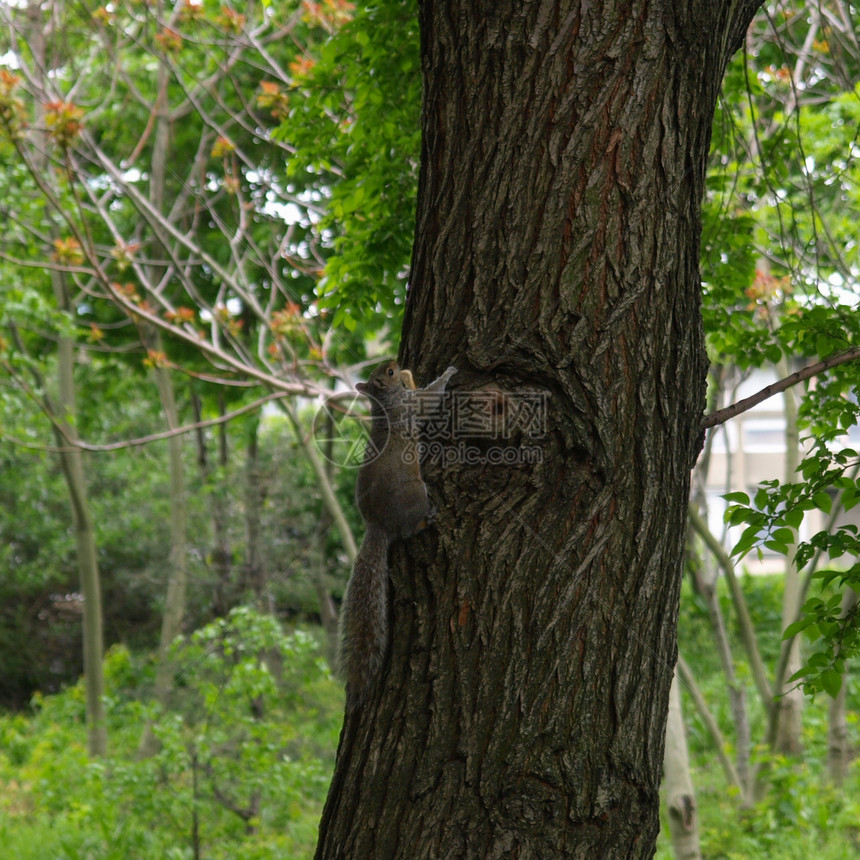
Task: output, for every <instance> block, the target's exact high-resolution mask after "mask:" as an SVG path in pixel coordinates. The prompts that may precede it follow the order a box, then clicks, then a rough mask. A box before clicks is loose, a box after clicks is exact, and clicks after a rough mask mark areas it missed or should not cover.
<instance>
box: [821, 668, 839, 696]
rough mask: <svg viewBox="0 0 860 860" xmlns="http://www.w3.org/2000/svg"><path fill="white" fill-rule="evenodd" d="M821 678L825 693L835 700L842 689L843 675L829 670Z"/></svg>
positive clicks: (834, 670)
mask: <svg viewBox="0 0 860 860" xmlns="http://www.w3.org/2000/svg"><path fill="white" fill-rule="evenodd" d="M820 678H821V686H822V688H823V689H824V692H825V693H827V695H828V696H830V698H831V699H835V698H836V697H837V696H838V695H839V690H840V689H841V688H842V674H841V673H840V672H837V671H836V669H827V671H825V672H822V673H821V676H820Z"/></svg>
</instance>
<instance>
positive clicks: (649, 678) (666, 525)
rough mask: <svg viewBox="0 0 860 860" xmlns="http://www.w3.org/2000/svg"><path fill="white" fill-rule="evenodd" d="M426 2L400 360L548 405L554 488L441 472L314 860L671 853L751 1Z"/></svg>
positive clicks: (402, 576) (457, 466)
mask: <svg viewBox="0 0 860 860" xmlns="http://www.w3.org/2000/svg"><path fill="white" fill-rule="evenodd" d="M419 5H420V12H419V15H420V24H421V35H422V60H423V71H424V105H423V115H422V124H423V149H422V162H421V177H420V181H419V198H418V212H417V227H416V240H415V247H414V257H413V269H412V287H411V294H410V297H409V301H408V304H407V309H406V319H405V324H404V333H403V346H402V350H401V353H402V354H401V359H402V360H403V363H404V364H405V366H407V367H410V368H412V369H413V370H414V371H415V376H416V380H417V381H418V382H419V383H426V382H427V381H428V380H429V379H432V378H433V377H434V375H436V374H437V373H438V372H440V371H441V370H443V369H444V368H445V367H446V366H447V365H448V364H455V365H456V366H457V367H458V368H459V369H460V373H459V374H458V375H457V376H456V377H454V380H453V384H454V388H455V389H457V390H455V392H454V397H455V398H457V397H458V396H459V397H462V396H463V392H465V391H474V390H476V389H480V388H482V387H484V388H486V387H492V386H498V387H499V388H501V389H502V390H503V391H504V392H507V395H506V398H503V399H502V400H501V402H502V408H503V409H509V410H514V409H515V406H516V403H517V402H518V394H517V393H518V392H536V391H539V392H545V393H546V395H547V417H546V433H545V435H543V436H542V437H535V438H533V439H531V440H526V441H527V442H528V444H529V445H532V444H537V445H539V447H540V454H541V462H539V463H537V464H532V465H519V466H516V465H508V466H492V465H480V464H474V463H466V462H457V463H449V464H448V465H447V467H446V468H444V469H442V468H439V467H438V466H435V467H434V465H433V464H432V463H428V464H426V465H425V475H426V477H427V479H428V484H429V485H430V487H431V494H432V495H433V496H434V498H435V501H436V504H437V507H438V509H439V516H438V521H437V525H436V527H435V528H433V529H430V530H428V531H425V532H423V533H421V534H420V535H419V536H417V537H416V538H414V539H412V540H410V541H407V542H405V543H403V542H400V543H396V544H395V545H394V547H393V549H392V553H391V579H392V586H393V600H392V607H391V624H390V627H391V647H390V652H389V657H388V659H387V660H386V663H385V665H384V667H383V671H382V677H381V681H380V683H379V684H378V685H377V687H376V690H375V692H374V694H373V695H372V697H371V699H370V701H369V702H368V703H367V704H366V706H364V707H363V708H360V709H356V710H355V711H354V712H353V713H351V714H349V715H348V716H347V719H346V722H345V725H344V730H343V734H342V736H341V743H340V747H339V751H338V761H337V767H336V772H335V776H334V780H333V782H332V787H331V790H330V793H329V798H328V801H327V803H326V808H325V811H324V813H323V818H322V822H321V826H320V842H319V845H318V849H317V857H318V858H350V860H358V858H370V857H373V858H376V860H380V858H393V857H402V858H409V860H421V858H440V857H457V858H482V860H487V858H505V860H508V858H511V857H516V858H547V857H582V858H594V857H600V858H601V860H611V858H615V857H624V858H634V857H650V856H652V854H653V852H654V846H655V840H656V835H657V830H658V808H659V796H658V786H659V781H660V772H661V767H662V760H663V742H664V729H665V720H666V712H667V701H668V695H669V687H670V684H671V681H672V672H673V666H674V661H675V654H676V621H677V607H678V595H679V589H680V583H681V559H682V553H683V547H684V529H685V522H686V504H687V497H688V494H689V472H690V468H691V466H692V465H693V461H694V458H695V455H696V453H697V452H698V450H699V447H700V444H701V424H702V411H703V407H704V389H705V369H706V358H705V354H704V348H703V335H702V326H701V320H700V295H699V292H700V291H699V274H698V249H699V246H698V238H699V231H700V220H699V204H700V198H701V195H702V188H703V182H704V173H705V164H706V160H707V155H708V144H709V139H710V130H711V120H712V116H713V109H714V104H715V100H716V97H717V93H718V90H719V86H720V80H721V78H722V74H723V71H724V68H725V64H726V62H727V60H728V58H729V56H730V55H731V53H733V51H734V50H735V49H736V48H737V46H738V45H739V44H740V40H741V39H742V37H743V33H744V30H745V28H746V26H747V24H748V22H749V19H750V17H751V16H752V14H753V12H754V10H755V8H756V7H757V5H758V3H757V2H722V3H717V2H704V0H702V2H690V0H688V2H683V3H668V2H626V3H622V2H608V0H607V2H597V3H592V4H580V3H576V2H568V0H558V2H553V3H550V2H544V0H526V2H523V0H501V2H493V3H489V2H478V3H476V2H474V0H469V2H466V0H438V2H430V0H426V1H425V2H423V3H421V4H419ZM456 404H457V401H456V399H455V401H454V405H455V407H456ZM455 414H456V409H455ZM457 426H458V425H456V424H455V425H454V430H455V431H456V429H457ZM463 441H465V442H469V441H470V440H463ZM516 441H517V437H516V436H514V437H512V438H511V439H508V440H506V441H504V444H506V445H508V446H512V445H515V444H516ZM475 444H476V445H477V444H478V443H475ZM482 450H483V451H484V453H487V451H486V447H484V448H483V449H482ZM454 451H455V447H454V446H450V447H449V448H447V449H446V453H450V452H454Z"/></svg>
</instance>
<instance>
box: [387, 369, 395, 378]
mask: <svg viewBox="0 0 860 860" xmlns="http://www.w3.org/2000/svg"><path fill="white" fill-rule="evenodd" d="M388 375H389V376H394V368H393V367H389V368H388Z"/></svg>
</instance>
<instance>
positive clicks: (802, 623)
mask: <svg viewBox="0 0 860 860" xmlns="http://www.w3.org/2000/svg"><path fill="white" fill-rule="evenodd" d="M811 623H812V620H811V619H810V618H808V617H806V618H799V619H798V620H797V621H794V622H793V623H791V624H789V625H788V627H786V628H785V630H784V631H783V634H782V638H783V640H786V639H793V638H794V637H795V636H797V634H798V633H802V632H803V631H804V630H806V628H807V627H809V625H810V624H811Z"/></svg>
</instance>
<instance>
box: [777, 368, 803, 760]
mask: <svg viewBox="0 0 860 860" xmlns="http://www.w3.org/2000/svg"><path fill="white" fill-rule="evenodd" d="M777 372H778V374H779V376H780V377H786V376H788V374H789V367H788V363H787V362H786V361H784V360H783V361H782V362H780V363H779V364H778V365H777ZM782 398H783V404H784V407H785V475H784V480H785V481H787V482H790V481H796V480H797V467H798V466H799V465H800V432H799V430H798V426H797V399H796V397H795V394H794V392H793V391H792V390H791V389H788V390H787V391H784V392H783V395H782ZM796 549H797V532H796V530H795V539H794V543H793V544H792V545H791V546H790V547H789V548H788V554H787V555H786V561H785V588H784V591H783V598H782V628H783V630H784V629H785V628H786V627H788V625H789V624H791V623H792V622H793V621H794V620H795V618H797V614H798V612H799V611H800V604H801V603H802V600H801V588H802V586H801V575H800V571H798V569H797V565H796V564H795V563H794V553H795V551H796ZM800 642H801V637H800V636H796V637H795V638H794V641H793V642H792V643H791V651H790V653H789V657H788V664H787V666H786V671H785V675H784V677H785V678H790V677H791V676H792V675H793V674H794V673H795V672H796V671H797V670H798V669H800V666H801V662H802V661H801V656H800ZM776 692H777V693H778V694H779V693H781V695H779V697H778V698H777V701H776V708H777V725H776V739H775V741H774V749H775V750H776V751H777V752H781V753H787V754H789V755H800V753H801V752H802V751H803V742H802V730H803V722H802V721H803V691H802V690H801V689H800V687H799V685H797V684H786V685H785V686H784V688H783V689H782V690H777V691H776Z"/></svg>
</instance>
